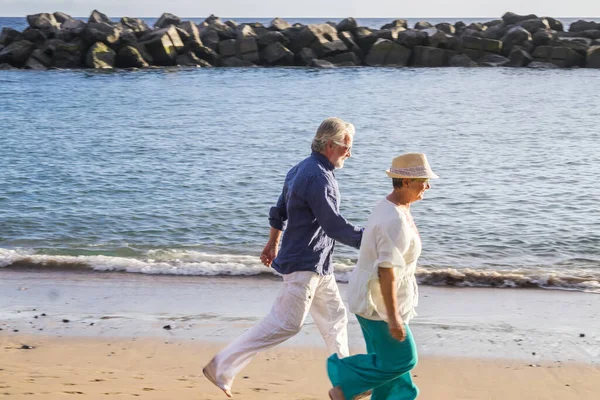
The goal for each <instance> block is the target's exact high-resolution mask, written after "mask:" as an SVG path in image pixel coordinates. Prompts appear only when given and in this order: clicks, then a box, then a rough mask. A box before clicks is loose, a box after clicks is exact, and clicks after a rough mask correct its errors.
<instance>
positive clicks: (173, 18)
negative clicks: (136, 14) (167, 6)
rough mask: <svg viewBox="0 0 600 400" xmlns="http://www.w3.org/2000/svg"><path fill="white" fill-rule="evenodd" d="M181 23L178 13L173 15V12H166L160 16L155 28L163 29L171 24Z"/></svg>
mask: <svg viewBox="0 0 600 400" xmlns="http://www.w3.org/2000/svg"><path fill="white" fill-rule="evenodd" d="M179 24H181V18H179V17H178V16H177V15H173V14H171V13H164V14H163V15H161V16H160V18H159V19H158V21H156V22H155V23H154V28H158V29H162V28H166V27H168V26H169V25H179Z"/></svg>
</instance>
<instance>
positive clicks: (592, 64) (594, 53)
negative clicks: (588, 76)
mask: <svg viewBox="0 0 600 400" xmlns="http://www.w3.org/2000/svg"><path fill="white" fill-rule="evenodd" d="M585 66H586V67H588V68H600V46H592V47H590V48H589V49H588V51H587V60H586V64H585Z"/></svg>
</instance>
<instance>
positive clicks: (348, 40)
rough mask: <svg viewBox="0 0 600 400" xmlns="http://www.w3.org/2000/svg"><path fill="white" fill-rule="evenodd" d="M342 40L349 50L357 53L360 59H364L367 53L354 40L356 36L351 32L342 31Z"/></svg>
mask: <svg viewBox="0 0 600 400" xmlns="http://www.w3.org/2000/svg"><path fill="white" fill-rule="evenodd" d="M339 36H340V40H341V41H342V42H344V44H345V45H346V47H347V48H348V50H350V51H351V52H353V53H354V54H356V56H357V57H358V58H359V59H361V60H362V59H363V58H364V57H365V53H364V52H363V50H362V49H361V48H360V46H359V45H358V44H357V43H356V42H355V41H354V37H353V36H352V33H350V32H340V35H339Z"/></svg>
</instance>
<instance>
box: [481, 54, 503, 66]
mask: <svg viewBox="0 0 600 400" xmlns="http://www.w3.org/2000/svg"><path fill="white" fill-rule="evenodd" d="M509 63H510V60H509V59H508V58H507V57H504V56H501V55H499V54H487V55H485V56H483V57H482V58H481V59H480V60H479V65H480V66H482V67H505V66H507V65H508V64H509Z"/></svg>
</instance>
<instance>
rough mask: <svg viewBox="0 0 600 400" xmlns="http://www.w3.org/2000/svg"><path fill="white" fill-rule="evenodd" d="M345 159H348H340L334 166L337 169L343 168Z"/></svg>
mask: <svg viewBox="0 0 600 400" xmlns="http://www.w3.org/2000/svg"><path fill="white" fill-rule="evenodd" d="M344 161H346V160H344V159H341V160H338V161H337V162H336V163H335V164H333V166H334V167H335V168H336V169H342V168H344Z"/></svg>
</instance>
